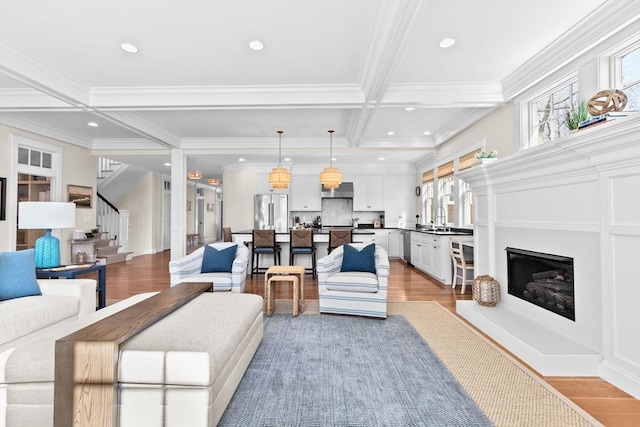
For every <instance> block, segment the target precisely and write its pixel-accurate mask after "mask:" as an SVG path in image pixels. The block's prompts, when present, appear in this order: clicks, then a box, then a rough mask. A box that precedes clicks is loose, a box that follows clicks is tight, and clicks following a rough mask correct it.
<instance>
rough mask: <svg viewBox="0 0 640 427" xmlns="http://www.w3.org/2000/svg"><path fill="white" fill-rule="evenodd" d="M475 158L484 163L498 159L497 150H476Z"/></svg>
mask: <svg viewBox="0 0 640 427" xmlns="http://www.w3.org/2000/svg"><path fill="white" fill-rule="evenodd" d="M475 157H476V159H478V160H480V161H481V162H482V163H483V164H484V163H491V162H493V161H496V160H498V152H497V151H496V150H491V151H484V150H482V151H478V152H477V153H476V155H475Z"/></svg>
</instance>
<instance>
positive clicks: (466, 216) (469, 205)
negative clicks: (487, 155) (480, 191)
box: [458, 149, 480, 227]
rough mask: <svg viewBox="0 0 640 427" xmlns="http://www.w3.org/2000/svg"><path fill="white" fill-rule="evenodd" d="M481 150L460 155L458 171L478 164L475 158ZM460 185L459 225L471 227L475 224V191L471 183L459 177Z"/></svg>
mask: <svg viewBox="0 0 640 427" xmlns="http://www.w3.org/2000/svg"><path fill="white" fill-rule="evenodd" d="M479 151H480V150H479V149H478V150H474V151H472V152H470V153H467V154H465V155H464V156H462V157H460V158H459V159H458V172H460V171H463V170H465V169H467V168H470V167H471V166H473V165H475V164H477V163H478V160H477V159H476V158H475V155H476V153H478V152H479ZM458 186H459V188H460V191H459V194H458V200H460V211H459V215H460V222H459V224H458V225H460V226H462V227H471V226H473V191H472V190H471V187H470V186H469V184H467V183H466V182H464V181H463V180H461V179H458Z"/></svg>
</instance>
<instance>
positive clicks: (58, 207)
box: [18, 202, 76, 229]
mask: <svg viewBox="0 0 640 427" xmlns="http://www.w3.org/2000/svg"><path fill="white" fill-rule="evenodd" d="M75 226H76V204H75V203H60V202H20V203H18V228H20V229H34V228H35V229H38V228H46V229H51V228H71V227H75Z"/></svg>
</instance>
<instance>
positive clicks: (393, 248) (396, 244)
mask: <svg viewBox="0 0 640 427" xmlns="http://www.w3.org/2000/svg"><path fill="white" fill-rule="evenodd" d="M385 231H386V233H387V248H388V250H387V252H388V253H389V256H390V257H392V258H402V250H401V248H402V245H401V244H400V230H385Z"/></svg>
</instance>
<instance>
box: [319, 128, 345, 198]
mask: <svg viewBox="0 0 640 427" xmlns="http://www.w3.org/2000/svg"><path fill="white" fill-rule="evenodd" d="M327 132H329V150H330V151H329V167H328V168H324V169H323V171H322V172H321V173H320V183H321V184H322V186H323V187H324V189H325V190H334V189H336V188H338V187H339V186H340V184H341V183H342V173H341V172H340V169H338V168H334V167H333V132H335V131H333V130H328V131H327Z"/></svg>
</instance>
